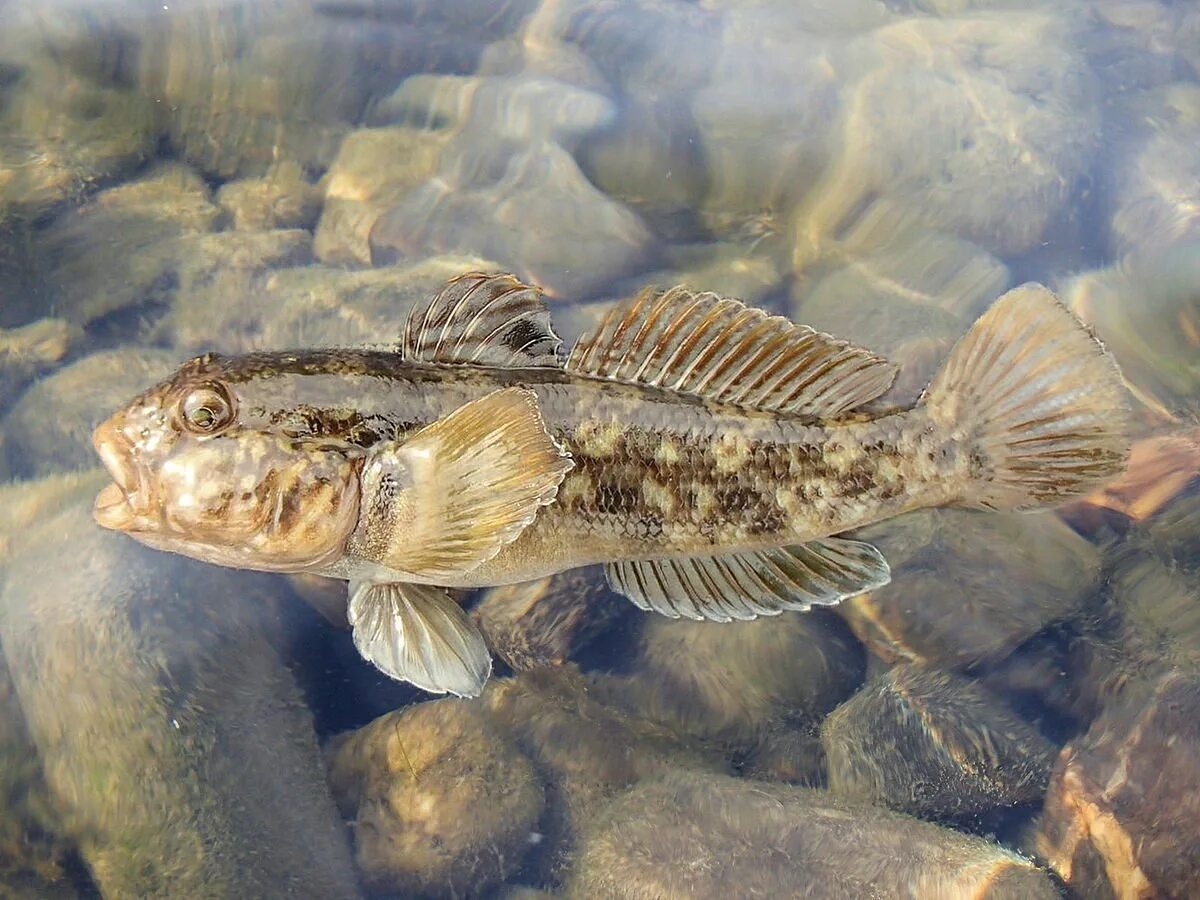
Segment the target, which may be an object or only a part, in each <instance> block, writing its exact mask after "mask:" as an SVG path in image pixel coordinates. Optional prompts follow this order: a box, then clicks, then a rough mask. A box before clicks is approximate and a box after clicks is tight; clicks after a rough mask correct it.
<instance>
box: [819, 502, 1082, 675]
mask: <svg viewBox="0 0 1200 900" xmlns="http://www.w3.org/2000/svg"><path fill="white" fill-rule="evenodd" d="M856 536H857V537H859V538H860V539H861V540H865V541H869V542H871V543H873V544H875V545H876V546H878V547H879V549H880V550H881V551H882V552H883V555H884V557H886V558H887V560H888V562H889V564H890V565H891V567H892V581H891V583H890V584H888V585H886V586H884V587H882V588H880V589H879V590H876V591H872V592H871V593H869V594H862V595H860V596H858V597H853V598H851V599H849V600H845V601H843V602H842V603H841V605H840V606H839V607H838V611H839V612H840V613H841V614H842V615H843V616H844V617H845V619H846V621H847V622H849V623H850V627H851V628H852V629H853V630H854V633H855V634H856V635H858V637H859V639H860V640H862V641H863V642H864V643H865V644H866V645H867V646H868V647H869V648H870V649H871V650H872V652H874V653H875V654H876V655H878V656H880V657H882V658H883V659H885V660H889V661H896V660H908V661H912V662H923V663H928V664H930V665H932V666H936V667H941V668H947V669H952V670H953V669H962V668H966V667H968V666H970V665H972V664H974V663H978V662H982V661H984V660H991V661H995V660H999V659H1002V658H1003V657H1004V656H1006V655H1007V654H1008V653H1009V652H1011V651H1012V649H1013V648H1014V647H1016V646H1018V645H1019V644H1021V643H1022V642H1023V641H1025V640H1026V639H1027V638H1029V637H1031V636H1032V635H1034V634H1036V633H1037V632H1038V631H1040V630H1041V629H1042V628H1043V627H1044V626H1046V625H1048V624H1049V623H1051V622H1055V621H1058V620H1061V619H1065V618H1067V617H1069V616H1071V615H1072V614H1073V613H1075V612H1076V611H1077V610H1078V609H1079V608H1080V606H1081V605H1082V604H1083V602H1084V600H1085V598H1087V597H1088V596H1089V595H1090V594H1091V593H1092V592H1093V591H1094V590H1095V588H1096V583H1097V578H1098V576H1099V567H1100V558H1099V554H1098V553H1097V551H1096V549H1095V548H1094V547H1092V545H1091V544H1089V543H1088V542H1087V541H1086V540H1084V539H1083V538H1082V537H1080V536H1079V535H1077V534H1076V533H1075V532H1073V531H1072V530H1071V529H1070V528H1069V527H1068V526H1067V525H1066V524H1064V523H1063V522H1062V521H1061V520H1060V519H1058V518H1057V517H1056V516H1054V515H1053V514H1052V513H989V514H988V515H979V514H978V513H976V512H973V511H971V510H955V509H938V510H925V511H921V512H916V513H912V514H909V515H906V516H903V517H902V518H899V519H895V520H893V521H891V522H888V523H881V524H879V525H872V526H870V527H869V528H864V529H861V530H860V531H858V532H856ZM997 548H1004V551H1003V553H998V552H997Z"/></svg>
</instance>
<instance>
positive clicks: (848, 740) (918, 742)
mask: <svg viewBox="0 0 1200 900" xmlns="http://www.w3.org/2000/svg"><path fill="white" fill-rule="evenodd" d="M821 744H822V746H823V747H824V749H825V756H826V760H827V762H826V766H827V769H828V773H829V789H830V791H832V792H833V793H835V794H838V795H841V796H843V797H847V798H850V799H855V800H863V801H868V802H873V803H881V804H883V805H885V806H890V807H891V808H893V809H896V810H899V811H901V812H908V813H912V814H914V815H927V816H944V817H949V818H961V817H964V816H969V815H972V814H974V813H980V812H986V811H988V810H991V809H995V808H997V807H1001V806H1012V805H1015V804H1018V803H1027V802H1030V801H1032V800H1036V799H1038V798H1039V797H1040V796H1041V795H1042V793H1043V792H1044V791H1045V789H1046V783H1047V781H1048V779H1049V776H1050V766H1051V764H1052V763H1053V761H1054V747H1053V745H1051V744H1050V742H1049V741H1047V740H1046V739H1045V738H1044V737H1042V736H1041V735H1040V734H1038V733H1037V732H1036V731H1035V730H1034V729H1033V728H1032V727H1030V726H1029V725H1028V724H1026V723H1025V722H1023V721H1022V720H1021V719H1019V718H1017V716H1015V715H1014V714H1013V713H1012V712H1011V711H1010V710H1009V709H1007V708H1006V707H1005V706H1004V705H1003V704H1002V703H1001V702H1000V701H999V700H997V699H996V698H994V697H992V696H990V695H989V694H988V692H987V691H985V690H983V689H982V688H980V687H979V686H977V685H976V684H975V683H974V682H972V681H970V680H968V679H965V678H960V677H958V676H956V675H951V674H949V673H947V672H938V671H934V670H925V669H921V668H918V667H915V666H911V665H898V666H895V667H894V668H893V669H892V670H891V671H889V672H887V673H886V674H885V675H883V676H881V677H879V678H876V679H874V680H873V681H870V682H868V683H867V684H866V685H864V686H863V688H862V690H860V691H859V692H858V693H857V694H855V695H854V696H853V697H851V698H850V699H849V700H847V701H846V702H845V703H843V704H842V705H841V706H839V707H838V708H837V709H835V710H834V711H833V712H832V713H830V714H829V716H828V718H826V719H825V721H824V722H823V723H822V724H821Z"/></svg>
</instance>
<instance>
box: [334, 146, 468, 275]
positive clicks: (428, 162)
mask: <svg viewBox="0 0 1200 900" xmlns="http://www.w3.org/2000/svg"><path fill="white" fill-rule="evenodd" d="M447 139H448V137H447V135H446V133H445V132H437V131H425V130H419V129H416V128H364V129H360V130H358V131H354V132H351V133H350V134H348V135H346V138H345V140H343V141H342V145H341V147H340V148H339V150H338V155H337V157H336V158H335V159H334V161H333V165H331V166H330V168H329V172H328V173H327V174H326V177H325V203H324V207H323V210H322V212H321V220H320V223H319V224H318V226H317V231H316V237H315V240H314V243H313V250H314V252H315V254H316V257H317V259H319V260H320V261H321V262H324V263H330V264H333V265H360V266H369V265H371V263H372V257H371V232H372V230H373V229H374V228H375V224H376V222H378V221H379V218H380V216H382V215H383V214H384V213H386V212H387V211H388V210H389V209H391V208H392V206H394V205H395V204H396V203H398V202H399V201H400V200H401V199H402V198H403V197H404V195H405V194H406V193H407V192H408V191H409V190H411V189H412V188H414V187H416V186H417V185H418V184H421V183H422V182H423V181H425V180H426V179H427V178H429V177H431V176H432V175H433V174H434V173H435V172H436V171H437V167H438V160H439V159H440V156H441V152H442V148H443V147H444V146H445V145H446V142H447Z"/></svg>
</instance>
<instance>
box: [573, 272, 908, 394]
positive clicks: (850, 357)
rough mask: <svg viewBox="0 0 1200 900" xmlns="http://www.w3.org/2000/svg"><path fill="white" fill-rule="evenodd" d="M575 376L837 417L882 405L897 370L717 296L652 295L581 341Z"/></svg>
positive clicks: (615, 312)
mask: <svg viewBox="0 0 1200 900" xmlns="http://www.w3.org/2000/svg"><path fill="white" fill-rule="evenodd" d="M566 367H567V369H568V370H569V371H572V372H577V373H580V374H586V375H591V376H594V377H600V378H611V379H614V380H617V381H634V382H639V383H642V384H650V385H654V386H656V387H662V388H666V389H667V390H672V391H678V392H680V393H686V394H694V395H697V396H700V397H705V398H707V399H710V400H715V401H719V402H721V403H728V404H731V405H733V406H740V407H743V408H746V409H759V410H767V411H772V412H779V413H786V414H791V415H796V416H803V417H812V418H831V417H833V416H836V415H838V414H839V413H844V412H846V411H847V410H850V409H854V408H855V407H857V406H861V405H862V404H864V403H866V402H868V401H870V400H874V399H875V398H876V397H878V396H880V395H881V394H882V393H883V392H884V391H886V390H887V389H888V387H890V386H891V383H892V381H893V380H894V379H895V377H896V368H895V366H893V365H892V364H891V363H889V362H887V361H886V360H884V359H881V358H880V357H878V356H876V355H874V354H873V353H870V352H868V351H866V350H862V349H860V348H858V347H854V346H852V345H850V344H848V343H846V342H845V341H840V340H837V339H836V338H832V337H830V336H829V335H826V334H821V333H820V332H817V331H813V330H812V329H811V328H808V327H806V326H804V325H796V324H794V323H793V322H790V321H788V320H787V319H785V318H783V317H782V316H772V315H768V314H767V313H765V312H763V311H762V310H760V309H755V308H753V307H749V306H746V305H745V304H744V303H742V302H741V301H740V300H732V299H729V298H724V297H718V296H717V295H715V294H696V293H693V292H691V291H689V290H687V289H686V288H682V287H675V288H672V289H671V290H669V291H666V292H659V291H655V290H645V291H642V292H641V293H640V294H638V295H637V296H636V297H634V298H633V299H632V300H630V301H628V302H626V303H623V304H619V305H617V306H616V307H614V308H613V309H612V310H611V311H610V312H609V314H608V316H607V317H606V318H605V319H604V321H603V322H602V323H601V324H600V326H599V328H597V329H596V331H595V332H594V333H592V334H589V335H585V336H584V337H582V338H580V340H579V342H578V343H577V344H576V345H575V347H574V349H572V351H571V355H570V357H568V359H567V363H566Z"/></svg>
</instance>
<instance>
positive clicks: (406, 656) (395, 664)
mask: <svg viewBox="0 0 1200 900" xmlns="http://www.w3.org/2000/svg"><path fill="white" fill-rule="evenodd" d="M349 619H350V625H351V626H352V627H353V628H354V646H355V647H357V648H358V652H359V653H361V654H362V655H363V658H364V659H366V660H368V661H369V662H371V663H372V664H374V665H375V667H376V668H378V669H379V670H380V671H382V672H384V673H385V674H386V675H388V676H390V677H392V678H395V679H397V680H399V681H408V682H411V683H412V684H415V685H416V686H417V687H419V688H421V690H423V691H429V692H430V693H432V694H445V693H451V694H457V695H458V696H460V697H477V696H479V692H480V691H481V690H483V685H484V684H485V683H486V682H487V679H488V676H489V675H490V674H491V672H492V657H491V654H489V653H488V649H487V646H486V645H485V644H484V642H483V635H481V634H480V633H479V629H478V628H476V627H475V626H474V625H473V624H472V623H471V620H470V619H469V618H468V617H467V614H466V613H465V612H464V611H463V608H462V607H461V606H459V605H458V604H457V603H455V602H454V599H453V598H452V597H451V596H450V595H449V594H448V593H446V589H445V588H440V587H432V586H430V585H426V584H397V583H379V582H371V581H361V582H355V583H353V584H351V586H350V610H349Z"/></svg>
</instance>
